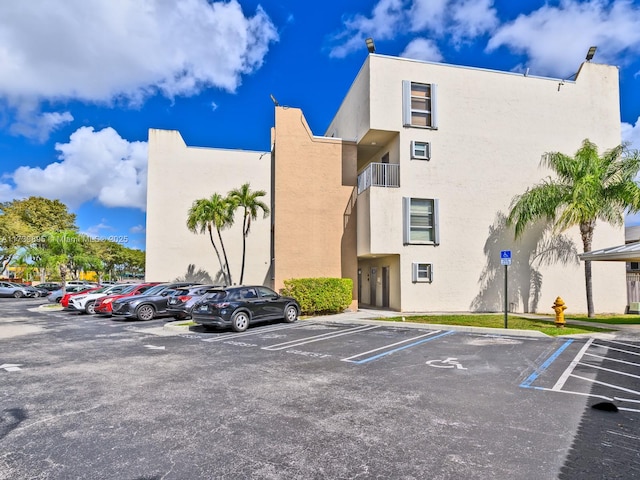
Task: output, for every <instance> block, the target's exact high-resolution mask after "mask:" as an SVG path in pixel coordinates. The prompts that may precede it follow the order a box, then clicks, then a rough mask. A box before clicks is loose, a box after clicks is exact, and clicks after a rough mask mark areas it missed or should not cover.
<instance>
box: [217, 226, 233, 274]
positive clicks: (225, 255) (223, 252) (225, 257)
mask: <svg viewBox="0 0 640 480" xmlns="http://www.w3.org/2000/svg"><path fill="white" fill-rule="evenodd" d="M216 230H217V231H218V238H219V239H220V246H221V247H222V255H223V256H224V263H225V265H226V266H227V280H229V283H228V285H232V283H231V269H230V268H229V260H228V259H227V251H226V250H225V249H224V243H223V242H222V234H221V233H220V229H219V228H216Z"/></svg>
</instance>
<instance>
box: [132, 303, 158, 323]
mask: <svg viewBox="0 0 640 480" xmlns="http://www.w3.org/2000/svg"><path fill="white" fill-rule="evenodd" d="M155 314H156V311H155V310H154V309H153V307H152V306H151V305H142V306H140V307H138V310H137V311H136V317H138V320H152V319H153V317H154V315H155Z"/></svg>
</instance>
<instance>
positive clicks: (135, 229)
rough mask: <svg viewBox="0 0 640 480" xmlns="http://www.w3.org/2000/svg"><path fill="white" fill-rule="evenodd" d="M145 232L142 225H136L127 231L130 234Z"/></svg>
mask: <svg viewBox="0 0 640 480" xmlns="http://www.w3.org/2000/svg"><path fill="white" fill-rule="evenodd" d="M146 231H147V229H146V228H145V227H144V225H136V226H134V227H131V228H130V229H129V232H130V233H145V232H146Z"/></svg>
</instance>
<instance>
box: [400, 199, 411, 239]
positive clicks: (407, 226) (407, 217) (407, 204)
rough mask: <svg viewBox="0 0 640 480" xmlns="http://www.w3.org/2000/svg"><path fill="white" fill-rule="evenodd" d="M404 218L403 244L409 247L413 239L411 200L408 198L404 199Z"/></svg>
mask: <svg viewBox="0 0 640 480" xmlns="http://www.w3.org/2000/svg"><path fill="white" fill-rule="evenodd" d="M402 218H403V219H404V221H403V225H402V242H403V244H404V245H408V244H409V239H410V238H411V199H410V198H407V197H403V198H402Z"/></svg>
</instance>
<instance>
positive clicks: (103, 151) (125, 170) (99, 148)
mask: <svg viewBox="0 0 640 480" xmlns="http://www.w3.org/2000/svg"><path fill="white" fill-rule="evenodd" d="M56 150H58V151H59V152H60V154H59V156H58V158H59V159H60V161H59V162H55V163H51V164H49V165H47V166H46V167H44V168H33V167H26V166H23V167H19V168H18V169H17V170H16V171H14V172H13V173H12V174H10V175H5V177H7V176H9V177H10V178H11V180H12V182H13V184H14V185H13V187H10V186H9V184H8V183H5V184H0V198H3V199H7V200H9V199H13V198H17V197H28V196H31V195H35V196H42V197H46V198H51V199H59V200H60V201H62V202H64V203H66V204H67V205H68V206H69V207H70V208H76V207H78V206H79V205H81V204H82V203H84V202H88V201H91V200H97V201H98V202H100V203H101V204H102V205H104V206H107V207H134V208H139V209H140V210H146V197H147V195H146V189H147V143H146V142H128V141H127V140H125V139H123V138H122V137H120V135H118V133H117V132H116V131H115V130H114V129H113V128H110V127H109V128H105V129H103V130H100V131H98V132H95V131H94V130H93V128H92V127H82V128H79V129H78V130H76V131H75V132H74V133H73V134H71V137H70V138H69V143H64V144H61V143H58V144H56Z"/></svg>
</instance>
